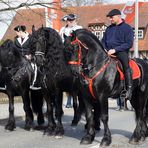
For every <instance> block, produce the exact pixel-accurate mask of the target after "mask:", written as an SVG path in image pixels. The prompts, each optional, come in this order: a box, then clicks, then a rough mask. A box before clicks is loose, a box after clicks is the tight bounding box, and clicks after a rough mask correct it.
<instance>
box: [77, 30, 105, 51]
mask: <svg viewBox="0 0 148 148" xmlns="http://www.w3.org/2000/svg"><path fill="white" fill-rule="evenodd" d="M75 32H76V35H78V34H80V33H84V34H87V35H89V36H90V37H91V38H93V39H94V40H95V41H96V43H98V44H99V46H100V47H101V48H102V49H103V50H104V47H103V45H102V43H101V41H100V40H99V39H98V38H97V36H96V35H94V34H93V33H92V32H91V31H90V30H88V29H78V30H76V31H75Z"/></svg>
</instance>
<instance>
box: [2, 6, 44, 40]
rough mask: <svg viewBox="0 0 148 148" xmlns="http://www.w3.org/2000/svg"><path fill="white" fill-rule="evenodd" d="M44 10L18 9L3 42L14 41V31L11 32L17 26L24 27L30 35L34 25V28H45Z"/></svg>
mask: <svg viewBox="0 0 148 148" xmlns="http://www.w3.org/2000/svg"><path fill="white" fill-rule="evenodd" d="M44 18H45V9H44V8H40V9H19V10H18V11H17V13H16V15H15V17H14V18H13V20H12V22H11V24H10V26H9V27H8V29H7V31H6V33H5V35H4V37H3V40H6V39H14V37H15V36H16V33H15V31H14V30H13V29H14V27H15V26H17V25H25V26H26V27H27V31H28V32H30V33H31V30H32V25H35V27H36V28H39V27H41V26H42V25H43V26H45V19H44Z"/></svg>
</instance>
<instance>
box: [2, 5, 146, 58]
mask: <svg viewBox="0 0 148 148" xmlns="http://www.w3.org/2000/svg"><path fill="white" fill-rule="evenodd" d="M124 5H125V4H109V5H104V4H101V3H98V4H96V5H95V6H81V7H69V8H67V12H66V13H76V14H77V15H78V17H79V18H78V24H80V25H82V26H83V27H84V28H89V29H90V30H91V31H92V32H93V33H94V34H95V35H96V36H97V37H98V38H99V39H101V38H102V36H103V33H104V31H105V29H106V27H107V26H108V25H109V24H110V22H109V21H108V19H107V18H106V14H107V13H108V12H109V11H110V10H112V9H114V8H117V9H120V10H122V9H123V7H124ZM147 10H148V2H145V4H144V5H143V6H142V7H141V8H140V11H139V31H138V32H139V51H140V53H142V54H143V55H145V56H146V57H148V11H147ZM46 13H47V11H46V8H45V9H44V8H38V9H37V8H36V9H28V10H26V9H20V10H18V13H17V14H16V16H15V17H14V19H13V20H12V22H11V24H10V26H9V28H8V30H7V31H6V33H5V35H4V37H3V40H5V39H7V38H10V39H13V38H14V36H15V33H14V31H13V28H14V27H15V26H16V25H17V24H24V25H26V26H27V28H28V31H29V32H31V28H32V25H35V26H36V28H39V27H41V26H42V25H43V26H46V25H47V24H48V23H47V17H46ZM64 14H65V13H64V12H63V14H62V15H64ZM49 20H50V19H49ZM50 21H51V20H50ZM63 25H64V24H63V23H62V26H63ZM131 25H132V27H133V29H134V22H132V24H131ZM131 55H132V56H133V49H132V50H131ZM140 55H141V54H140Z"/></svg>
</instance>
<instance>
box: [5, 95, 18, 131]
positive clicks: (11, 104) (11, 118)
mask: <svg viewBox="0 0 148 148" xmlns="http://www.w3.org/2000/svg"><path fill="white" fill-rule="evenodd" d="M8 98H9V120H8V122H7V124H6V126H5V129H6V130H9V131H13V130H14V128H16V125H15V118H14V96H13V95H12V94H11V93H8Z"/></svg>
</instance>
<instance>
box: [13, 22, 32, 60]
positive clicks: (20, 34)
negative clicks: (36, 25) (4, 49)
mask: <svg viewBox="0 0 148 148" xmlns="http://www.w3.org/2000/svg"><path fill="white" fill-rule="evenodd" d="M14 31H15V32H16V34H17V36H16V37H15V38H14V44H15V46H16V47H17V49H18V50H19V51H20V52H21V53H22V55H24V56H25V57H26V58H27V59H29V60H31V48H30V45H31V44H30V40H31V39H30V38H31V35H30V34H29V33H28V32H27V31H26V26H24V25H18V26H16V27H15V28H14Z"/></svg>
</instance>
